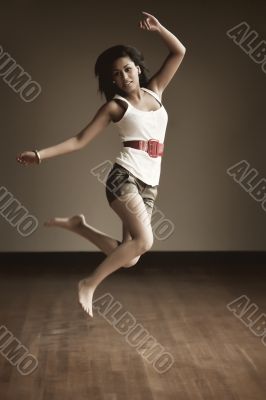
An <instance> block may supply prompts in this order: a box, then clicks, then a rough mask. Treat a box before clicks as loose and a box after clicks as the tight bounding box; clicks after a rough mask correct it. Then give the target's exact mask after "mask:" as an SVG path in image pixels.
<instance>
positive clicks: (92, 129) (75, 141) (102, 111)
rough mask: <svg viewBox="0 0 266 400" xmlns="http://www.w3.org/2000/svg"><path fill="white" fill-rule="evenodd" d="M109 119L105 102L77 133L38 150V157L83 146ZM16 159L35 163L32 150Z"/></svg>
mask: <svg viewBox="0 0 266 400" xmlns="http://www.w3.org/2000/svg"><path fill="white" fill-rule="evenodd" d="M110 121H111V106H110V104H109V103H105V104H104V105H103V106H101V107H100V108H99V110H98V111H97V113H96V114H95V116H94V117H93V119H92V121H91V122H90V123H89V124H88V125H87V126H86V127H85V128H84V129H82V131H81V132H79V133H78V134H77V135H75V136H73V137H71V138H70V139H67V140H65V141H64V142H62V143H59V144H57V145H55V146H51V147H47V148H45V149H42V150H39V155H40V159H41V161H42V160H45V159H47V158H52V157H56V156H59V155H62V154H67V153H71V152H73V151H77V150H80V149H82V148H83V147H85V146H86V145H87V144H88V143H89V142H90V141H91V140H92V139H94V138H95V137H96V136H97V135H98V134H99V133H100V132H102V130H103V129H104V128H106V127H107V125H108V124H109V122H110ZM17 161H19V162H22V163H23V164H25V165H27V164H33V163H37V160H36V155H35V153H34V152H33V151H26V152H23V153H21V154H20V155H19V156H18V157H17Z"/></svg>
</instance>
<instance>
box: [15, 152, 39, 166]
mask: <svg viewBox="0 0 266 400" xmlns="http://www.w3.org/2000/svg"><path fill="white" fill-rule="evenodd" d="M16 160H17V162H19V163H20V164H23V165H26V166H27V165H29V164H38V157H37V155H36V154H35V153H34V151H24V152H23V153H20V154H19V155H18V156H17V157H16Z"/></svg>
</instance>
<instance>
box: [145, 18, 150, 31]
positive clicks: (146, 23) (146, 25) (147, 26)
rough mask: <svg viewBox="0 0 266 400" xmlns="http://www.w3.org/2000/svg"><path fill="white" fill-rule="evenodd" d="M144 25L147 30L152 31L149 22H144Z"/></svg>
mask: <svg viewBox="0 0 266 400" xmlns="http://www.w3.org/2000/svg"><path fill="white" fill-rule="evenodd" d="M144 24H145V27H146V28H147V29H150V28H149V25H148V22H147V21H146V20H145V21H144Z"/></svg>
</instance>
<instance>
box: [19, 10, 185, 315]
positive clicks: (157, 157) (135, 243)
mask: <svg viewBox="0 0 266 400" xmlns="http://www.w3.org/2000/svg"><path fill="white" fill-rule="evenodd" d="M142 13H143V14H145V17H144V19H143V20H140V21H139V24H138V26H139V28H141V29H144V30H148V31H153V32H157V33H158V34H159V36H160V37H161V38H162V40H163V42H164V43H165V45H166V46H167V48H168V50H169V54H168V55H167V57H166V59H165V60H164V62H163V64H162V66H161V68H160V69H159V70H158V72H157V73H155V74H154V75H153V76H152V77H151V78H150V79H148V77H147V71H149V70H148V69H147V68H146V66H145V64H144V60H143V56H142V53H141V52H140V51H139V50H137V49H136V48H135V47H131V46H124V45H117V46H113V47H111V48H108V49H107V50H105V51H104V52H103V53H102V54H101V55H100V56H99V57H98V59H97V61H96V64H95V75H96V76H97V77H98V80H99V91H100V92H101V94H102V93H104V95H105V98H106V103H105V104H103V105H102V106H101V107H100V108H99V110H98V111H97V112H96V114H95V116H94V117H93V119H92V120H91V122H90V123H89V124H88V125H87V126H86V127H85V128H84V129H83V130H82V131H81V132H79V133H78V134H77V135H75V136H73V137H71V138H70V139H68V140H66V141H64V142H62V143H59V144H57V145H55V146H52V147H48V148H45V149H42V150H40V151H38V150H32V151H25V152H22V153H20V154H19V155H18V156H17V158H16V159H17V161H18V162H19V163H21V164H22V165H29V164H40V162H41V161H43V160H45V159H47V158H51V157H55V156H59V155H62V154H66V153H70V152H73V151H76V150H80V149H82V148H84V147H85V146H86V145H88V143H89V142H90V141H91V140H92V139H94V138H95V137H96V136H97V135H98V134H99V133H100V132H102V131H103V130H104V129H105V128H106V127H107V126H108V124H109V123H110V122H111V121H112V122H113V123H115V124H116V125H117V127H118V129H119V134H120V138H121V140H122V144H123V147H122V151H121V152H120V154H119V156H118V157H117V158H116V160H115V163H114V164H113V165H112V168H111V170H110V171H109V173H108V176H107V179H106V183H105V190H106V197H107V201H108V203H109V205H110V207H111V208H112V209H113V210H114V212H115V213H116V214H117V215H118V217H119V218H120V219H121V221H122V224H123V228H122V230H123V239H122V242H120V241H119V240H116V239H115V238H113V237H110V236H109V235H107V234H105V233H103V232H101V231H99V230H97V229H95V228H94V227H92V226H90V225H88V224H87V223H86V221H85V218H84V215H83V214H80V215H75V216H73V217H71V218H51V219H49V220H48V221H47V222H45V223H44V225H45V226H47V227H51V226H57V227H62V228H65V229H68V230H70V231H72V232H75V233H77V234H79V235H81V236H82V237H84V238H86V239H88V240H89V241H90V242H92V243H93V244H94V245H95V246H97V247H98V248H99V249H100V250H101V251H103V252H104V253H105V254H106V256H107V257H106V258H105V259H104V260H103V262H102V263H100V265H98V267H97V268H96V269H95V270H94V271H93V273H92V274H91V275H90V276H88V277H87V278H85V279H83V280H81V281H80V282H79V284H78V289H79V293H78V294H79V302H80V304H81V306H82V307H83V309H84V310H85V311H86V312H87V313H88V314H89V315H90V316H91V317H93V312H92V303H93V300H92V299H93V293H94V291H95V289H96V287H97V286H98V285H99V284H100V283H101V282H102V280H103V279H104V278H106V277H107V276H108V275H110V274H111V273H112V272H114V271H116V270H117V269H119V268H121V267H125V268H127V267H132V266H133V265H135V264H136V263H137V262H138V260H139V258H140V256H141V255H142V254H143V253H145V252H147V251H148V250H149V249H150V248H151V247H152V245H153V232H152V228H151V223H150V222H151V216H152V211H153V206H154V201H155V199H156V197H157V194H158V185H159V178H160V172H161V157H162V154H163V147H164V138H165V132H166V126H167V122H168V115H167V112H166V110H165V108H164V106H163V104H162V94H163V91H164V90H165V88H166V86H167V85H168V84H169V82H170V81H171V79H172V78H173V76H174V74H175V72H176V71H177V69H178V67H179V66H180V64H181V62H182V60H183V57H184V55H185V52H186V49H185V47H184V46H183V45H182V43H181V42H180V41H179V40H178V39H177V38H176V37H175V36H174V35H173V34H172V33H171V32H169V30H167V29H166V28H165V27H164V26H163V25H162V24H161V23H160V22H159V21H158V19H156V18H155V17H154V16H153V15H151V14H148V13H147V12H144V11H142ZM129 202H130V207H129ZM147 221H148V223H147Z"/></svg>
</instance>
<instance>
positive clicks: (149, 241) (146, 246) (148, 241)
mask: <svg viewBox="0 0 266 400" xmlns="http://www.w3.org/2000/svg"><path fill="white" fill-rule="evenodd" d="M152 246H153V235H150V236H147V237H145V238H143V239H141V240H140V252H141V254H143V253H145V252H146V251H149V250H150V249H151V247H152Z"/></svg>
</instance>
